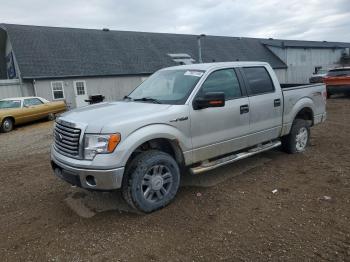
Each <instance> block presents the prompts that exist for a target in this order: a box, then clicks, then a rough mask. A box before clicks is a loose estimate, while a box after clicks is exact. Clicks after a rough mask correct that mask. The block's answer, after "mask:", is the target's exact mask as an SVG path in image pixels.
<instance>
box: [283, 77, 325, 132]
mask: <svg viewBox="0 0 350 262" xmlns="http://www.w3.org/2000/svg"><path fill="white" fill-rule="evenodd" d="M281 88H282V93H283V100H284V112H283V125H287V126H290V125H291V124H292V122H293V120H294V117H295V115H294V113H295V110H293V108H294V107H295V106H296V105H297V104H298V103H300V102H301V101H302V100H303V102H304V103H306V104H308V105H309V108H310V109H311V110H312V112H313V114H314V115H313V117H314V119H315V121H318V120H316V119H319V118H320V117H321V118H322V116H323V114H324V112H325V111H326V108H325V102H324V100H325V99H326V97H325V96H326V86H325V85H324V84H322V83H320V84H305V85H300V84H295V85H294V84H281ZM315 124H316V123H315Z"/></svg>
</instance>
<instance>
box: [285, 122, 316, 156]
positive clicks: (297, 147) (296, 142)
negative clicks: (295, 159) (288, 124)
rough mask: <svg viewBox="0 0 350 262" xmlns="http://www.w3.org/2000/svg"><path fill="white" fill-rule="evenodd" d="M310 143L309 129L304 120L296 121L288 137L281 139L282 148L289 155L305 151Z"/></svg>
mask: <svg viewBox="0 0 350 262" xmlns="http://www.w3.org/2000/svg"><path fill="white" fill-rule="evenodd" d="M309 141H310V127H309V124H308V122H307V121H306V120H303V119H296V120H295V121H294V123H293V125H292V128H291V130H290V133H289V135H288V136H285V137H283V138H282V148H283V149H284V150H285V151H286V152H287V153H290V154H295V153H300V152H303V151H305V149H306V147H307V145H308V144H309Z"/></svg>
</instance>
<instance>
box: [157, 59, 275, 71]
mask: <svg viewBox="0 0 350 262" xmlns="http://www.w3.org/2000/svg"><path fill="white" fill-rule="evenodd" d="M266 65H268V63H266V62H261V61H254V62H250V61H242V62H216V63H203V64H191V65H180V66H172V67H167V68H164V70H171V69H189V70H203V71H207V70H210V69H213V68H217V67H241V66H266Z"/></svg>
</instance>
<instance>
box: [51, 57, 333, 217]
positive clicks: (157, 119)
mask: <svg viewBox="0 0 350 262" xmlns="http://www.w3.org/2000/svg"><path fill="white" fill-rule="evenodd" d="M326 96H327V93H326V88H325V86H324V85H323V84H315V85H306V86H294V87H291V86H282V87H281V85H280V84H279V82H278V79H277V77H276V75H275V73H274V71H273V69H272V68H271V67H270V65H269V64H267V63H264V62H225V63H208V64H192V65H183V66H176V67H170V68H165V69H162V70H159V71H157V72H156V73H154V74H153V75H152V76H150V77H149V78H148V79H147V80H146V81H144V82H143V83H142V84H141V85H140V86H138V87H137V88H136V89H135V90H134V91H133V92H131V93H130V94H129V96H126V97H125V98H124V100H123V101H119V102H109V103H101V104H96V105H91V106H87V107H84V108H79V109H76V110H73V111H71V112H67V113H65V114H63V115H62V116H61V117H59V118H58V119H57V120H56V123H55V127H54V143H53V145H52V148H51V159H52V161H51V163H52V168H53V170H54V173H55V174H56V176H58V177H60V178H61V179H64V180H66V181H67V182H69V183H70V184H73V185H76V186H79V187H82V188H85V189H89V190H102V191H107V190H115V189H119V188H121V190H122V193H123V196H124V199H125V200H126V201H127V203H128V204H129V205H130V206H131V207H133V208H135V209H137V210H139V211H141V212H146V213H148V212H152V211H154V210H157V209H159V208H162V207H164V206H166V205H167V204H169V203H170V202H171V200H173V199H174V197H175V195H176V193H177V190H178V188H179V184H180V178H181V173H183V172H184V171H186V170H190V172H192V173H193V174H198V173H201V172H205V171H207V170H211V169H214V168H216V167H219V166H222V165H225V164H228V163H232V162H234V161H237V160H240V159H242V158H245V157H248V156H251V155H254V154H257V153H259V152H263V151H265V150H269V149H272V148H275V147H279V146H282V148H283V149H284V150H285V151H287V152H289V153H298V152H303V151H304V150H305V148H306V146H307V144H308V142H309V139H310V127H311V126H314V125H316V124H319V123H321V122H323V121H325V119H326Z"/></svg>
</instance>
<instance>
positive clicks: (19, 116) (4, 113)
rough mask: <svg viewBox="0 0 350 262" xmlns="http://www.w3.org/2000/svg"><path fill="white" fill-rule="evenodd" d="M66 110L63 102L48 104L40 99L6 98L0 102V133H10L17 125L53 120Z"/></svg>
mask: <svg viewBox="0 0 350 262" xmlns="http://www.w3.org/2000/svg"><path fill="white" fill-rule="evenodd" d="M66 110H67V106H66V103H65V102H64V101H56V102H49V101H47V100H46V99H44V98H41V97H20V98H6V99H3V100H0V131H2V132H5V133H6V132H10V131H11V130H12V129H13V127H14V126H15V125H17V124H23V123H28V122H32V121H35V120H38V119H42V118H48V119H49V120H53V119H55V115H56V114H58V113H61V112H64V111H66Z"/></svg>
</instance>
